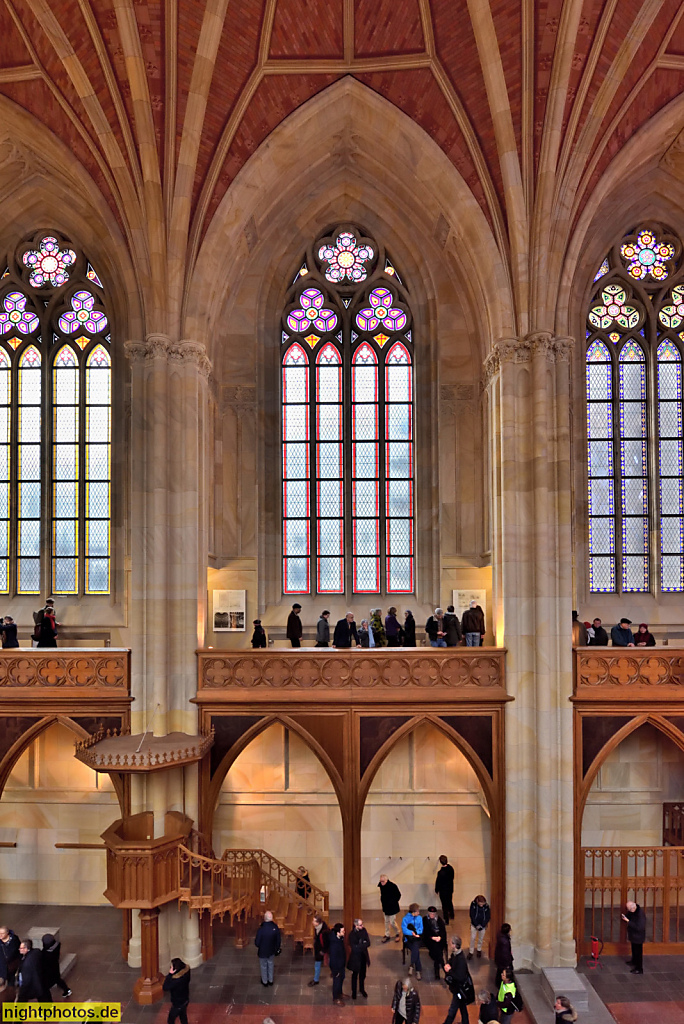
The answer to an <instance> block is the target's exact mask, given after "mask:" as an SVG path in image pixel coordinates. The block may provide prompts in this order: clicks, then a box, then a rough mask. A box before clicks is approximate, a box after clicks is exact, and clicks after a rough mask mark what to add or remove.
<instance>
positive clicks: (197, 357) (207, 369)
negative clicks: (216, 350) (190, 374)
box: [169, 338, 212, 378]
mask: <svg viewBox="0 0 684 1024" xmlns="http://www.w3.org/2000/svg"><path fill="white" fill-rule="evenodd" d="M169 359H170V360H171V361H172V362H175V363H183V364H184V365H186V366H189V365H195V366H196V367H197V372H198V373H200V374H201V375H202V376H203V377H207V378H208V377H209V374H210V373H211V371H212V365H211V360H210V359H209V357H208V355H207V350H206V348H205V346H204V345H203V344H202V343H201V342H200V341H192V340H191V339H190V338H184V339H183V340H182V341H179V342H178V343H177V344H176V345H172V346H171V348H170V350H169Z"/></svg>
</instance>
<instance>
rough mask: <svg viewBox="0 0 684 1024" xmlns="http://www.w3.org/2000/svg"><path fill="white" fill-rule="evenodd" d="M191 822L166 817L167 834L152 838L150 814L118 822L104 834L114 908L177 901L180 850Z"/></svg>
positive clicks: (171, 815) (109, 894) (172, 815)
mask: <svg viewBox="0 0 684 1024" xmlns="http://www.w3.org/2000/svg"><path fill="white" fill-rule="evenodd" d="M191 828H192V819H190V818H186V817H185V815H183V814H178V813H177V812H176V811H169V812H168V813H167V814H166V818H165V831H164V835H163V836H161V837H159V838H157V839H155V838H153V815H152V812H151V811H143V812H142V813H141V814H133V815H131V816H130V817H127V818H123V819H121V818H120V819H119V820H118V821H115V822H114V823H113V824H112V825H110V826H109V828H108V829H107V830H106V831H105V832H103V833H102V838H103V840H104V843H105V846H106V848H107V889H106V890H105V896H106V897H107V899H108V900H109V902H110V903H112V904H113V905H114V906H115V907H121V908H123V909H134V908H135V909H138V910H142V909H149V908H152V907H161V906H162V905H163V904H164V903H170V902H171V900H175V899H178V895H179V891H178V848H179V845H180V844H181V843H183V842H184V841H185V840H187V838H188V836H189V835H190V830H191Z"/></svg>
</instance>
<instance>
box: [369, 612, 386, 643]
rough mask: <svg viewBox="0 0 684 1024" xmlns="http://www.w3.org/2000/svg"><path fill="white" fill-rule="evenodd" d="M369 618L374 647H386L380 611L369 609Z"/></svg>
mask: <svg viewBox="0 0 684 1024" xmlns="http://www.w3.org/2000/svg"><path fill="white" fill-rule="evenodd" d="M370 616H371V619H370V624H371V629H372V630H373V640H374V641H375V646H376V647H387V633H386V632H385V627H384V626H383V624H382V609H380V608H371V613H370Z"/></svg>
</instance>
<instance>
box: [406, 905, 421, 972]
mask: <svg viewBox="0 0 684 1024" xmlns="http://www.w3.org/2000/svg"><path fill="white" fill-rule="evenodd" d="M401 932H402V935H403V936H404V942H405V943H406V947H407V949H408V950H409V951H410V953H411V966H410V967H409V969H408V972H409V974H413V972H414V971H415V972H416V978H417V979H418V981H420V979H421V977H422V974H421V972H422V970H423V966H422V964H421V962H420V940H421V936H422V934H423V918H422V917H421V916H420V907H419V905H418V904H417V903H412V904H411V906H410V907H409V909H408V914H404V917H403V918H402V922H401Z"/></svg>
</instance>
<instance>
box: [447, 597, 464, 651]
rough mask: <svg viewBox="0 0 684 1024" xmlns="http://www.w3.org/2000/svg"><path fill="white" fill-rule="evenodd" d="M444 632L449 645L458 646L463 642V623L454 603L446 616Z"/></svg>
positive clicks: (449, 607)
mask: <svg viewBox="0 0 684 1024" xmlns="http://www.w3.org/2000/svg"><path fill="white" fill-rule="evenodd" d="M444 632H445V633H446V636H445V637H444V639H445V640H446V645H447V647H458V645H459V644H460V642H461V623H460V622H459V621H458V615H457V614H456V612H455V611H454V606H453V604H450V605H449V606H448V608H447V610H446V614H445V616H444Z"/></svg>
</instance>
